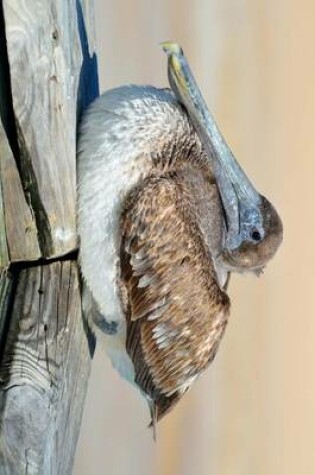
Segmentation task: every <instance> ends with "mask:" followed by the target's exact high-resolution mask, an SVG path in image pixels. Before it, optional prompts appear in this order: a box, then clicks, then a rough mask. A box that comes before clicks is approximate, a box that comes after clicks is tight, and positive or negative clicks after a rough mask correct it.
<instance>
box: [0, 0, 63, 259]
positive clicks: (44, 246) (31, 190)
mask: <svg viewBox="0 0 315 475" xmlns="http://www.w3.org/2000/svg"><path fill="white" fill-rule="evenodd" d="M0 117H1V120H2V123H3V127H4V130H5V133H6V136H7V139H8V142H9V145H10V148H11V150H12V154H13V157H14V160H15V163H16V167H17V170H18V172H19V177H20V181H21V184H22V188H23V191H24V196H25V200H26V202H27V204H28V206H29V208H30V210H31V213H32V215H33V216H34V219H35V222H36V227H37V239H38V245H39V248H40V251H41V253H42V255H43V257H48V256H49V255H51V254H53V250H54V249H53V240H52V236H51V229H50V224H49V219H48V216H47V213H46V210H45V207H44V205H43V203H42V200H41V197H40V193H39V189H38V183H37V179H36V176H35V172H34V168H33V165H32V160H31V157H30V154H29V151H28V150H27V147H26V142H25V139H24V135H23V133H22V130H21V127H20V125H19V122H18V119H17V118H16V117H15V114H14V107H13V98H12V89H11V77H10V66H9V59H8V51H7V43H6V37H5V19H4V12H3V5H2V0H0Z"/></svg>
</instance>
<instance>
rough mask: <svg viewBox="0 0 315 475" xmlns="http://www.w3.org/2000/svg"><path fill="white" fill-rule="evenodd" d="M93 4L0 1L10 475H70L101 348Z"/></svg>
mask: <svg viewBox="0 0 315 475" xmlns="http://www.w3.org/2000/svg"><path fill="white" fill-rule="evenodd" d="M93 35H94V30H93V2H92V1H89V0H81V1H80V0H77V1H76V0H44V1H40V2H37V1H30V2H25V1H22V0H0V474H1V475H5V474H44V475H49V474H58V475H62V474H70V473H71V467H72V463H73V459H74V453H75V446H76V441H77V437H78V433H79V428H80V422H81V414H82V409H83V403H84V399H85V393H86V388H87V381H88V376H89V371H90V360H91V356H92V353H93V341H91V338H90V337H89V335H87V330H86V329H85V326H84V324H83V320H82V315H81V298H80V285H79V274H78V268H77V263H76V250H77V245H78V243H77V236H76V226H75V190H76V172H75V169H76V160H75V158H76V123H77V117H78V112H79V111H80V110H81V109H82V108H84V107H85V106H86V105H87V103H88V102H89V101H90V100H91V99H93V98H94V97H95V96H96V95H97V94H98V80H97V67H96V57H95V54H94V36H93Z"/></svg>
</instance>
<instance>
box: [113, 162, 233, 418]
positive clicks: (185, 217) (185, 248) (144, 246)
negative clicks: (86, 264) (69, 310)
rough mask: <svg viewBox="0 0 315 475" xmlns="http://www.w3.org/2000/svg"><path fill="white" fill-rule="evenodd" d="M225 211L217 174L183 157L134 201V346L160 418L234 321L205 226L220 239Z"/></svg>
mask: <svg viewBox="0 0 315 475" xmlns="http://www.w3.org/2000/svg"><path fill="white" fill-rule="evenodd" d="M186 163H187V162H186ZM192 167H194V168H192ZM177 168H178V171H177V170H176V169H177ZM196 181H197V183H196ZM197 185H198V190H199V193H198V194H199V195H200V200H202V197H203V198H204V199H205V198H206V202H205V203H204V207H205V209H204V213H203V215H202V216H200V211H201V209H200V206H201V203H200V200H198V201H197V198H198V194H197V193H194V190H196V186H197ZM211 196H212V198H213V199H212V200H211ZM209 198H210V199H209ZM218 209H219V210H220V203H219V197H218V193H217V189H216V185H215V184H214V183H213V179H212V176H211V174H210V173H207V170H206V169H205V168H204V167H201V166H199V167H198V165H197V164H193V165H191V166H187V165H186V166H184V163H183V162H181V161H180V160H178V161H177V162H176V164H175V170H174V169H173V170H172V171H170V172H168V173H167V172H164V173H163V174H158V173H157V174H156V176H152V177H150V178H149V179H147V180H146V183H144V184H142V187H141V188H140V189H136V190H135V191H134V192H133V193H132V195H131V196H130V197H129V200H128V202H127V205H126V210H125V213H124V219H123V222H122V243H121V280H122V284H123V285H124V287H125V292H126V294H125V295H126V297H127V299H126V301H127V302H128V303H127V308H126V314H127V321H128V323H127V342H126V346H127V352H128V354H129V355H130V357H131V359H132V361H133V364H134V367H135V381H136V383H137V384H138V385H139V387H140V388H141V389H142V390H143V392H144V393H145V394H146V395H147V396H148V397H149V398H150V399H151V400H152V402H153V404H156V406H157V419H160V417H161V416H162V415H164V414H165V413H166V412H167V411H168V410H170V409H171V408H172V407H173V405H174V404H175V403H176V402H177V401H178V400H179V399H180V397H181V396H182V394H183V393H184V392H185V391H186V390H187V389H188V388H189V386H190V385H191V383H192V382H193V381H194V380H195V379H196V378H197V377H198V376H199V375H200V374H201V372H202V371H203V370H204V369H205V368H206V367H207V366H208V364H209V363H210V362H211V361H212V360H213V358H214V356H215V354H216V351H217V349H218V345H219V342H220V340H221V338H222V335H223V333H224V329H225V326H226V323H227V317H228V313H229V298H228V296H227V295H226V293H225V291H224V290H223V289H222V288H221V287H220V285H219V283H218V282H217V275H216V272H215V269H214V264H213V261H212V256H211V254H210V252H209V248H208V247H207V246H206V245H205V239H204V236H203V231H202V228H201V227H200V224H201V222H204V221H205V218H206V219H208V225H209V226H210V227H211V222H212V225H213V226H214V227H215V229H214V230H213V234H214V235H217V236H218V238H219V237H220V234H221V232H220V228H221V227H222V226H223V222H222V215H220V218H221V222H220V224H219V226H218V216H217V214H218ZM220 218H219V219H220ZM218 238H217V240H218ZM214 244H215V243H214Z"/></svg>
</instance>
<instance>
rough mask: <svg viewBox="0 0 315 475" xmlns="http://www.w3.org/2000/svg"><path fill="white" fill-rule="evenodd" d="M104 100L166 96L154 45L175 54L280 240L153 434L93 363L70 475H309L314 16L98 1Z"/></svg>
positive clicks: (270, 5)
mask: <svg viewBox="0 0 315 475" xmlns="http://www.w3.org/2000/svg"><path fill="white" fill-rule="evenodd" d="M96 26H97V42H98V53H99V56H98V57H99V65H100V80H101V88H102V90H104V89H108V88H111V87H113V86H116V85H119V84H124V83H132V82H133V83H149V84H154V85H156V86H161V87H163V86H165V85H167V78H166V58H165V55H164V54H163V52H162V51H161V48H160V47H159V46H158V43H159V42H161V41H163V40H166V39H173V40H176V41H178V42H180V43H181V44H182V46H183V47H184V50H185V52H186V55H187V56H188V58H189V60H190V63H191V66H192V68H193V70H194V72H195V75H196V77H197V79H198V82H199V84H200V86H201V88H202V91H203V93H204V96H205V98H206V100H207V102H208V104H209V106H210V108H211V110H212V112H213V113H214V115H215V117H216V119H217V122H218V123H219V125H220V128H221V130H222V131H223V133H224V135H225V137H226V138H227V140H228V142H229V144H230V145H231V147H232V149H233V150H234V152H235V155H236V156H237V157H238V159H239V161H240V163H241V165H242V166H243V167H244V168H245V170H246V172H247V173H248V175H249V176H250V177H251V178H252V179H253V181H254V183H255V184H256V186H257V188H258V189H259V190H260V191H261V192H262V193H263V194H265V195H266V196H268V197H269V198H270V199H271V201H272V202H273V203H274V204H275V205H276V207H277V208H278V210H279V212H280V214H281V216H282V218H283V222H284V229H285V238H284V243H283V246H282V248H281V250H280V252H279V254H278V255H277V256H276V258H275V259H274V260H273V261H272V262H271V263H270V264H269V266H268V267H267V269H266V272H265V274H264V275H263V276H262V277H261V278H260V279H257V278H256V277H255V276H238V275H234V276H233V279H232V282H231V285H230V290H229V293H230V296H231V299H232V303H233V308H232V315H231V318H230V323H229V326H228V330H227V332H226V335H225V338H224V340H223V343H222V345H221V348H220V351H219V352H218V355H217V357H216V359H215V361H214V363H213V364H212V366H211V367H210V369H209V370H208V371H207V373H206V375H205V376H204V377H202V378H201V380H199V382H197V384H195V385H194V387H193V389H192V390H191V392H190V393H189V394H188V395H187V396H186V397H185V398H184V400H183V401H182V402H181V403H180V404H179V405H178V407H177V408H176V409H175V410H174V412H173V413H172V414H171V415H170V416H168V417H167V418H166V419H165V421H164V420H163V421H162V422H161V424H159V426H158V442H157V443H156V444H155V443H153V441H152V434H151V431H150V430H149V429H147V423H148V421H149V414H148V410H147V407H146V404H145V403H144V401H143V400H142V399H141V398H140V396H139V395H138V393H137V392H136V391H135V390H134V389H132V388H131V387H130V386H129V385H128V384H127V383H125V382H124V381H122V380H121V379H120V378H119V377H118V376H117V374H116V373H115V372H114V371H113V370H112V368H111V366H110V364H109V362H108V360H107V358H106V356H105V355H104V354H103V353H102V352H101V351H98V352H97V354H96V357H95V361H94V365H93V371H92V376H91V380H90V387H89V392H88V396H87V402H86V407H85V412H84V418H83V425H82V431H81V436H80V440H79V444H78V449H77V456H76V463H75V469H74V474H75V475H98V474H100V475H102V474H106V475H151V474H152V475H190V474H196V475H210V474H211V475H279V474H280V475H282V474H285V475H291V474H292V475H293V474H294V475H296V474H299V475H312V474H314V473H315V396H314V393H315V286H314V280H315V279H314V276H313V273H314V263H315V223H314V220H315V212H314V205H315V198H314V195H315V3H314V1H313V0H199V1H197V0H196V1H192V0H190V1H183V0H172V1H171V0H168V1H167V0H132V1H123V0H115V1H114V0H111V1H110V0H96Z"/></svg>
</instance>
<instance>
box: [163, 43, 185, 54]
mask: <svg viewBox="0 0 315 475" xmlns="http://www.w3.org/2000/svg"><path fill="white" fill-rule="evenodd" d="M160 45H161V46H162V48H163V49H164V51H165V52H166V53H169V54H180V53H181V52H182V48H181V47H180V45H179V44H178V43H175V42H174V41H163V42H162V43H160Z"/></svg>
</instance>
